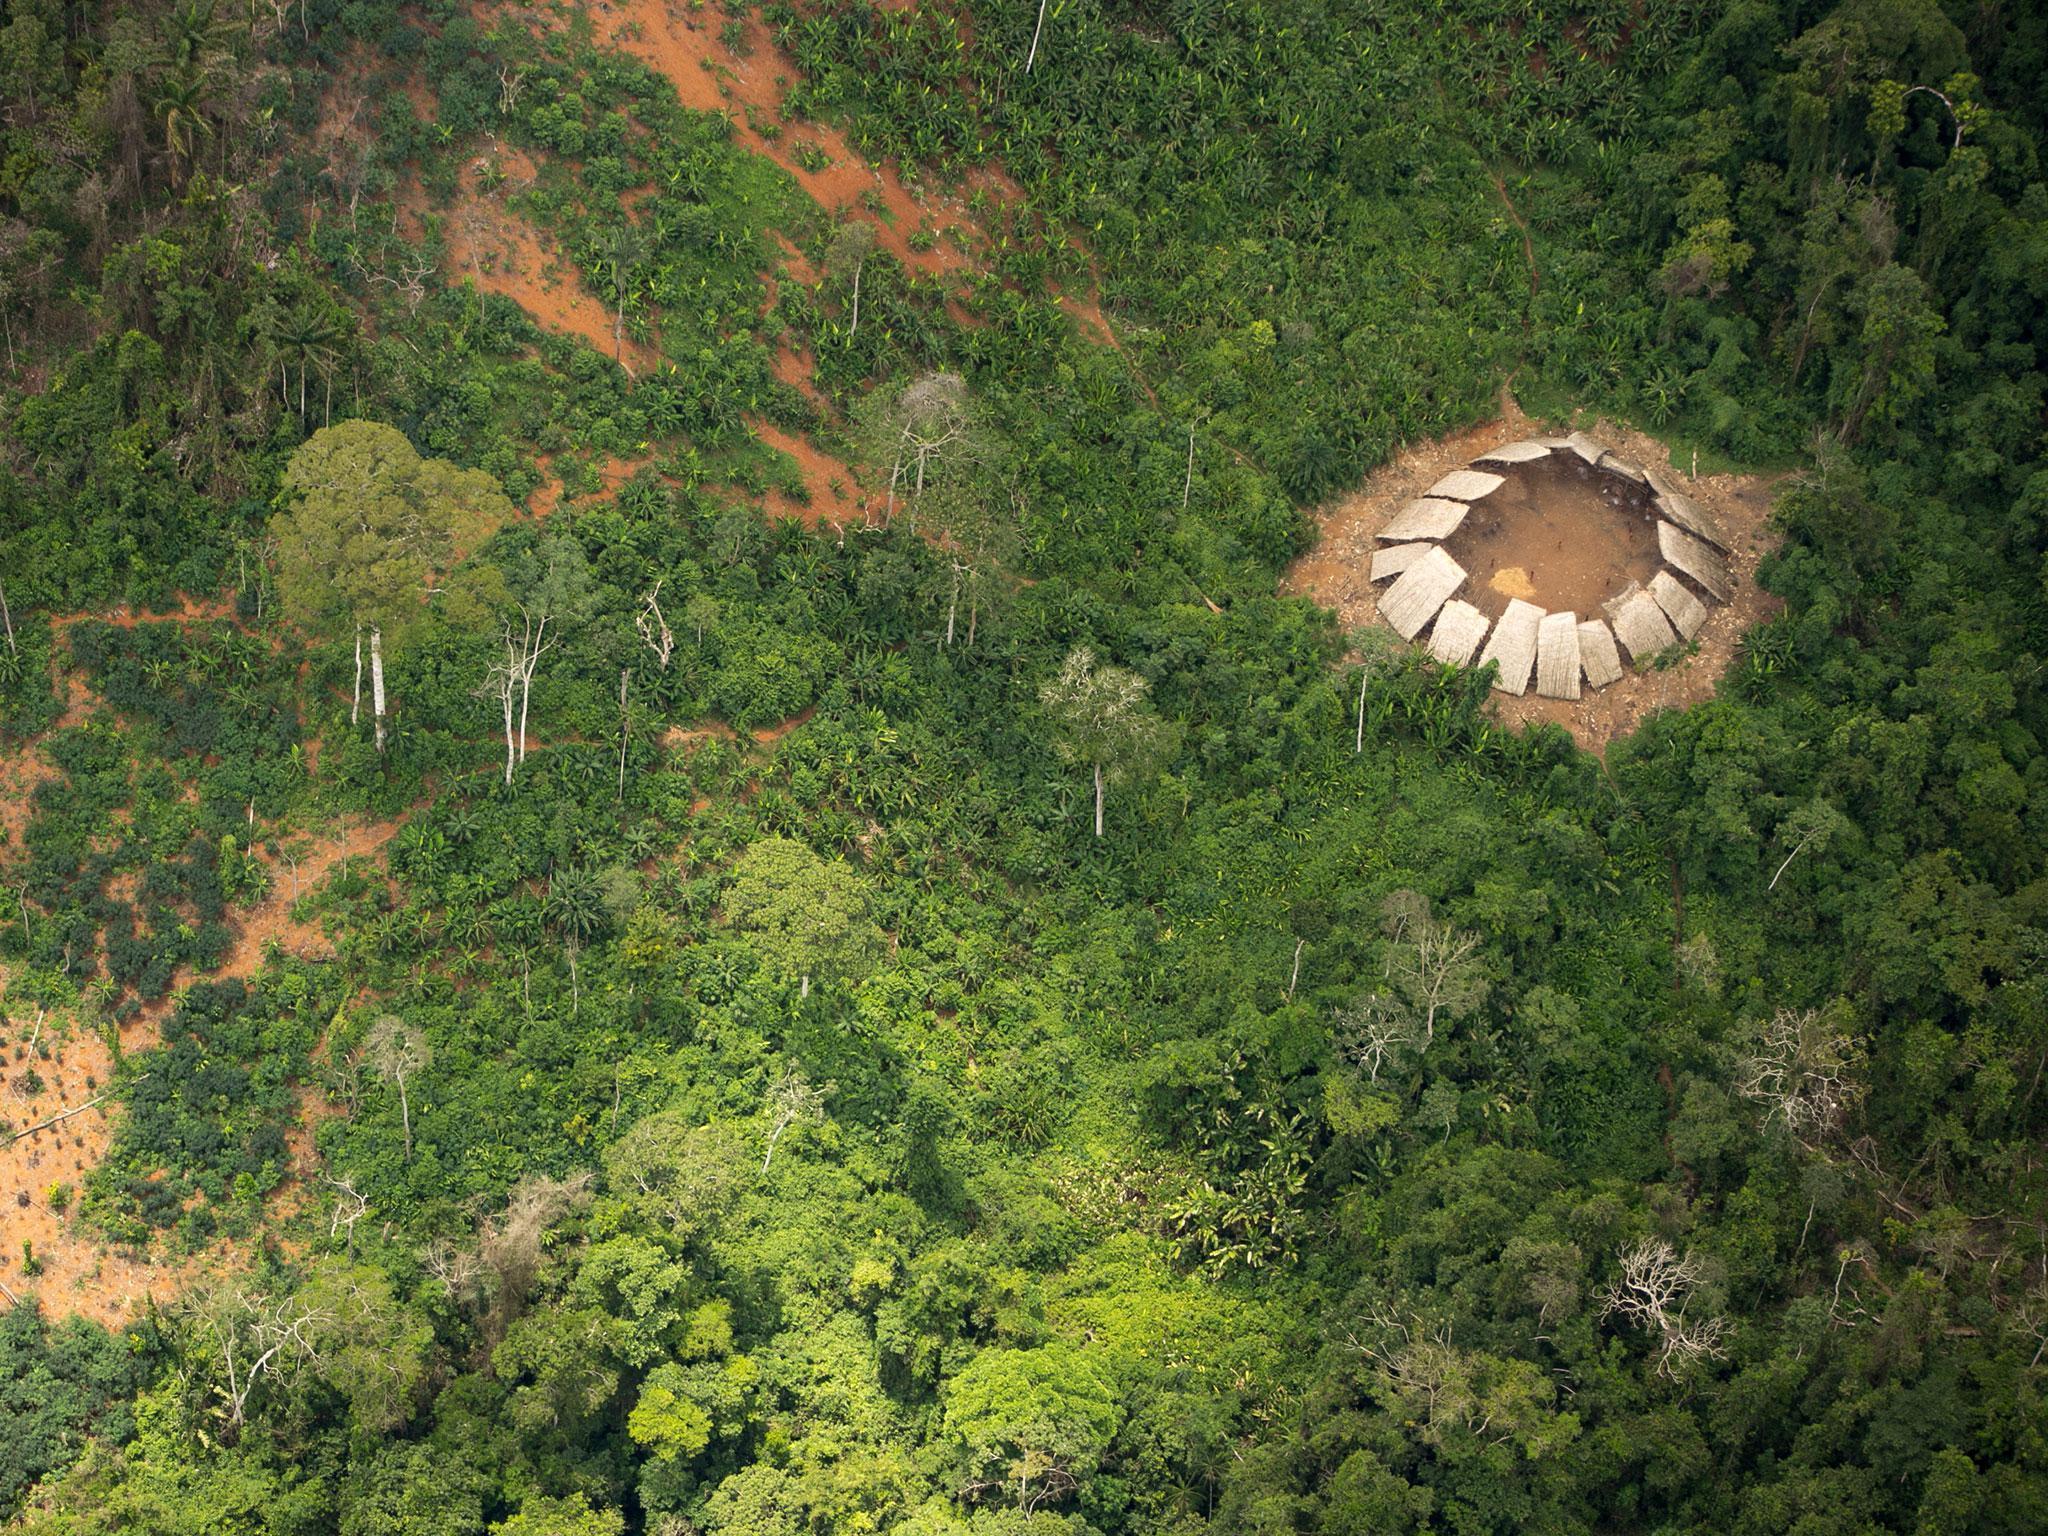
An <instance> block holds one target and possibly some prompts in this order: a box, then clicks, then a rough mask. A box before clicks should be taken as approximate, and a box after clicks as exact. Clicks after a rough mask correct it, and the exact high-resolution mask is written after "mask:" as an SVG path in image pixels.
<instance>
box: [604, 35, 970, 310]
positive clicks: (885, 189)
mask: <svg viewBox="0 0 2048 1536" xmlns="http://www.w3.org/2000/svg"><path fill="white" fill-rule="evenodd" d="M590 15H591V22H592V24H593V26H594V28H595V31H596V34H597V40H598V41H599V42H600V43H603V44H605V45H606V46H608V47H612V48H617V49H619V50H620V51H621V52H623V53H630V54H631V55H633V57H634V58H636V59H639V60H640V61H641V62H642V63H643V64H646V65H647V66H648V67H649V68H650V69H654V70H657V71H659V72H660V73H661V74H663V75H666V76H667V77H668V79H669V81H670V82H671V83H672V84H673V85H674V86H675V88H676V94H677V96H678V97H680V98H681V100H682V103H683V105H684V106H686V107H691V108H694V109H695V110H697V111H699V112H722V113H724V114H725V115H726V116H727V117H729V118H730V119H731V120H732V125H733V138H734V140H735V141H736V142H737V143H739V144H742V145H744V146H745V147H746V148H748V149H750V150H752V151H753V152H754V153H755V154H757V155H763V156H766V157H767V158H768V159H770V160H773V161H774V162H775V163H776V164H777V165H779V166H781V167H782V168H783V169H784V170H786V171H788V172H789V174H790V175H791V176H793V177H795V178H796V181H797V184H798V185H799V186H801V187H802V188H803V189H804V190H805V191H806V192H808V193H809V194H810V195H811V197H812V198H813V199H814V200H815V201H816V202H817V203H818V204H819V205H820V206H821V207H824V208H826V209H829V210H831V211H832V212H834V213H838V214H840V215H842V216H845V217H850V218H859V219H863V220H865V221H866V222H868V223H870V224H872V225H873V226H874V229H875V234H876V236H877V238H878V240H879V241H880V243H881V245H882V247H883V248H884V249H886V250H888V251H889V252H890V253H891V254H893V255H894V256H895V257H896V258H897V259H898V260H899V261H901V262H902V263H903V264H904V266H906V267H908V268H910V269H911V270H912V271H916V272H949V271H953V270H955V269H957V268H959V267H962V266H965V265H966V257H964V256H963V255H962V254H961V253H960V252H959V251H957V250H954V249H952V248H951V247H950V246H949V245H948V243H947V242H946V241H945V240H943V239H940V240H937V241H936V242H935V243H934V244H933V245H932V247H931V249H929V250H924V251H918V250H913V249H912V248H911V245H910V237H911V236H912V235H913V234H916V233H918V232H919V231H928V232H930V233H932V234H933V235H935V236H936V235H937V234H938V233H939V232H940V231H942V230H943V229H945V228H946V227H947V226H948V225H949V224H960V225H970V224H971V222H972V221H971V220H969V219H968V218H967V216H966V214H965V211H964V209H957V208H956V209H949V208H947V207H945V206H944V205H943V204H941V203H938V202H925V201H921V200H920V199H919V198H918V197H917V196H915V195H914V194H913V193H912V192H911V190H910V188H909V187H908V186H906V185H905V184H904V181H903V178H902V176H901V175H900V174H898V172H897V171H896V170H895V168H894V167H892V166H889V165H881V166H874V165H870V164H869V163H868V162H867V161H866V160H865V159H864V158H862V156H861V155H860V153H859V152H858V151H857V150H855V149H854V148H853V146H852V145H851V144H849V143H848V142H847V141H846V137H845V135H843V134H841V133H840V132H839V131H838V130H837V129H834V128H831V127H829V126H827V125H825V124H822V123H812V122H804V123H793V124H788V125H786V126H784V128H783V131H781V132H778V133H776V134H775V135H774V136H773V137H770V136H769V135H767V134H765V133H763V132H762V131H761V129H762V126H763V125H766V126H778V125H783V123H784V119H783V115H782V101H783V97H784V96H785V95H787V94H788V90H789V83H790V82H791V81H792V80H794V79H795V78H796V74H797V71H796V66H795V65H794V64H793V63H791V62H790V60H789V58H788V57H787V56H786V55H784V54H783V53H782V51H781V50H780V49H778V48H777V47H776V46H775V40H774V37H773V35H772V34H771V33H770V32H769V30H768V25H767V23H766V22H764V21H762V19H761V18H760V17H759V16H758V15H749V16H747V17H746V18H745V22H744V26H745V36H744V39H743V41H742V52H741V53H737V54H736V53H733V52H732V51H731V50H729V49H728V48H726V46H725V45H724V43H723V42H721V41H720V38H719V31H720V29H721V28H722V27H723V26H724V25H725V23H726V20H727V18H726V16H725V14H724V12H723V11H720V10H716V9H713V8H711V7H705V8H703V9H693V8H687V7H684V6H681V5H676V4H670V3H662V0H656V3H652V4H627V5H605V4H599V5H595V6H593V7H592V8H591V13H590ZM800 145H804V146H809V147H810V148H811V149H812V150H813V151H815V152H817V153H820V154H822V155H824V156H825V158H826V159H827V160H828V161H829V162H830V163H829V164H826V165H825V166H823V167H822V168H821V169H819V170H815V171H814V170H810V169H807V168H806V167H805V165H804V163H803V161H802V160H801V159H799V158H798V154H797V151H798V146H800ZM814 163H815V161H814ZM875 201H879V202H880V203H881V205H882V210H883V211H882V212H880V213H877V212H875V211H873V210H872V209H871V208H870V207H869V206H868V205H869V204H870V203H872V202H875Z"/></svg>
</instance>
